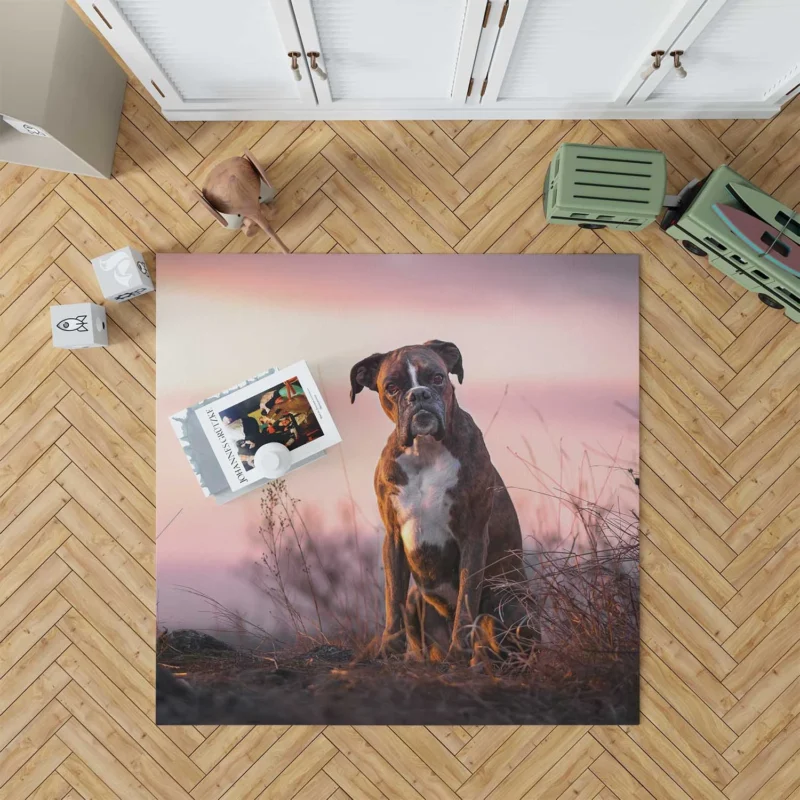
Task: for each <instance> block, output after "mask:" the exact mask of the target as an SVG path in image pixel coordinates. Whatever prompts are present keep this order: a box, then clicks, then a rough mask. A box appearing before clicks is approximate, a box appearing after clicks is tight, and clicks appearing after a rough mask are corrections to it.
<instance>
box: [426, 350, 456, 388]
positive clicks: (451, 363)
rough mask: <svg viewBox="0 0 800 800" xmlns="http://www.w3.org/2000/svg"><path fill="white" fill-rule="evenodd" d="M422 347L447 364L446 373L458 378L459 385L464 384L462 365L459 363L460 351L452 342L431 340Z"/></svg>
mask: <svg viewBox="0 0 800 800" xmlns="http://www.w3.org/2000/svg"><path fill="white" fill-rule="evenodd" d="M423 347H427V348H429V349H431V350H433V352H434V353H436V355H437V356H439V358H441V359H442V361H444V363H445V364H447V371H448V372H452V373H453V375H455V376H456V377H457V378H458V382H459V383H464V364H463V363H462V361H461V351H460V350H459V349H458V348H457V347H456V346H455V345H454V344H453V343H452V342H441V341H439V339H431V340H430V341H429V342H425V344H424V345H423Z"/></svg>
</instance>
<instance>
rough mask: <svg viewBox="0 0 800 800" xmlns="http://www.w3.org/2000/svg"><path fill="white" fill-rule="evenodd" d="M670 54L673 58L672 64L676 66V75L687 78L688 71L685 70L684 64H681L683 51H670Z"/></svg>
mask: <svg viewBox="0 0 800 800" xmlns="http://www.w3.org/2000/svg"><path fill="white" fill-rule="evenodd" d="M669 54H670V55H671V56H672V63H673V64H674V65H675V73H676V74H677V76H678V77H679V78H685V77H686V70H685V69H684V68H683V64H681V56H682V55H683V50H670V53H669Z"/></svg>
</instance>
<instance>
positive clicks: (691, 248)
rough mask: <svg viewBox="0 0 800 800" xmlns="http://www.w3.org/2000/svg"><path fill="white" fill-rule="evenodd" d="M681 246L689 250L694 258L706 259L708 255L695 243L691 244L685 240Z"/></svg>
mask: <svg viewBox="0 0 800 800" xmlns="http://www.w3.org/2000/svg"><path fill="white" fill-rule="evenodd" d="M681 244H682V245H683V247H684V249H686V250H688V251H689V252H690V253H691V254H692V255H693V256H699V257H700V258H704V257H705V256H707V255H708V253H706V251H705V250H701V249H700V248H699V247H698V246H697V245H696V244H695V243H694V242H690V241H689V240H688V239H684V240H683V241H682V242H681Z"/></svg>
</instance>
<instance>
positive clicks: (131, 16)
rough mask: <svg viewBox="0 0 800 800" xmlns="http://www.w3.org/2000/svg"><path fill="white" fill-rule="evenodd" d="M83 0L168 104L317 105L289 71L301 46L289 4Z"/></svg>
mask: <svg viewBox="0 0 800 800" xmlns="http://www.w3.org/2000/svg"><path fill="white" fill-rule="evenodd" d="M78 2H79V3H80V5H81V6H82V7H83V8H84V10H85V11H86V13H87V14H88V15H89V16H90V18H92V19H93V20H94V21H95V22H96V24H97V26H98V29H99V30H100V31H101V33H103V34H104V35H105V36H106V38H107V39H108V40H109V42H110V43H111V44H112V45H113V46H114V47H115V49H116V50H117V51H118V52H119V53H120V55H121V56H122V57H123V59H124V60H125V61H126V62H127V63H128V65H129V66H130V67H131V68H132V69H133V71H134V72H135V73H136V74H137V77H139V78H140V80H141V81H142V83H143V84H144V85H145V86H146V87H147V88H148V89H150V90H151V91H152V87H155V89H156V93H157V94H156V96H157V99H158V100H160V101H161V102H162V103H163V104H164V105H165V106H166V107H170V108H176V107H179V108H180V107H192V106H196V105H200V104H202V105H203V106H206V107H212V108H213V107H214V106H215V104H219V105H220V106H221V107H223V108H224V107H226V106H227V107H240V108H241V107H244V108H247V107H253V108H270V107H275V106H276V105H279V106H281V107H285V106H286V105H287V104H288V105H292V104H302V103H304V102H307V103H309V104H314V102H315V101H314V97H313V89H312V88H311V87H310V85H309V80H308V77H307V75H306V76H305V77H306V80H305V83H303V81H297V80H295V77H294V75H293V73H292V71H291V69H290V59H289V57H288V55H287V53H289V52H291V51H298V50H299V48H300V39H299V36H298V34H297V31H296V27H295V25H294V18H293V15H292V10H291V5H290V0H224V2H222V1H221V0H78ZM301 64H302V66H303V68H305V65H304V62H301ZM154 75H156V76H157V77H152V76H154Z"/></svg>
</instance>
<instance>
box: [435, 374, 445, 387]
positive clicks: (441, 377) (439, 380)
mask: <svg viewBox="0 0 800 800" xmlns="http://www.w3.org/2000/svg"><path fill="white" fill-rule="evenodd" d="M443 383H444V375H434V376H433V385H434V386H441V385H442V384H443Z"/></svg>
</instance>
